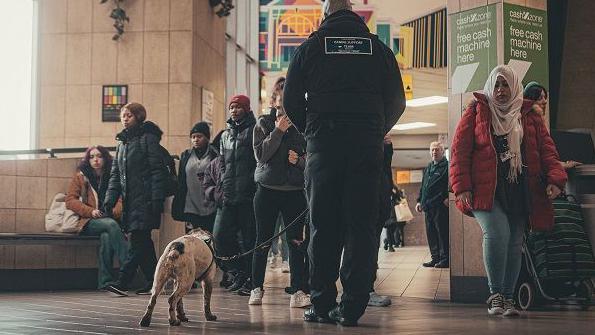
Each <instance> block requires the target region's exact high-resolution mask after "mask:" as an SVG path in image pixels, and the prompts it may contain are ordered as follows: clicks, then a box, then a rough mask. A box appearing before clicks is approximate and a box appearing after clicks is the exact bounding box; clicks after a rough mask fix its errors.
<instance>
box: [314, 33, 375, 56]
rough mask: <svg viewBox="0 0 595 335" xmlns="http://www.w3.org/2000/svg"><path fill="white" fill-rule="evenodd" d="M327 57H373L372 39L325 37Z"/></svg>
mask: <svg viewBox="0 0 595 335" xmlns="http://www.w3.org/2000/svg"><path fill="white" fill-rule="evenodd" d="M324 53H325V54H327V55H368V56H370V55H372V39H371V38H367V37H325V38H324Z"/></svg>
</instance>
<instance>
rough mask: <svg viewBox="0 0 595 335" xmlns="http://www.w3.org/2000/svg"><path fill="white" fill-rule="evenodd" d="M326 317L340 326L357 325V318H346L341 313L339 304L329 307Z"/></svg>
mask: <svg viewBox="0 0 595 335" xmlns="http://www.w3.org/2000/svg"><path fill="white" fill-rule="evenodd" d="M328 317H329V319H331V320H334V321H335V322H337V323H338V324H340V325H341V326H344V327H357V320H352V319H350V318H346V317H345V316H344V315H343V312H341V308H340V307H339V306H337V307H335V308H334V309H331V311H330V312H328Z"/></svg>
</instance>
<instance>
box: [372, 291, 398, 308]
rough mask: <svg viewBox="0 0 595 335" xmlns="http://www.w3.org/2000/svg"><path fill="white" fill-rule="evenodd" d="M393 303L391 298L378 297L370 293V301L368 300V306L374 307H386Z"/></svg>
mask: <svg viewBox="0 0 595 335" xmlns="http://www.w3.org/2000/svg"><path fill="white" fill-rule="evenodd" d="M391 303H392V301H391V300H390V298H389V297H387V296H385V295H378V293H376V292H370V300H368V306H374V307H386V306H389V305H390V304H391Z"/></svg>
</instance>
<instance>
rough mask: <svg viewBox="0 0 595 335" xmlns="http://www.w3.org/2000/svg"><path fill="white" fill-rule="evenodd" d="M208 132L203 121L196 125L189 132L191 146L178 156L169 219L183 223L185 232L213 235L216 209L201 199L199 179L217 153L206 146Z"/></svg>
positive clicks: (210, 203)
mask: <svg viewBox="0 0 595 335" xmlns="http://www.w3.org/2000/svg"><path fill="white" fill-rule="evenodd" d="M210 138H211V130H210V129H209V124H208V123H206V122H198V123H197V124H195V125H194V127H192V129H191V130H190V144H191V145H192V147H191V148H190V149H187V150H185V151H184V152H182V153H181V154H180V166H179V170H178V190H177V192H176V194H175V197H174V200H173V203H172V216H173V218H174V219H175V220H177V221H183V222H186V232H188V231H189V230H191V229H195V228H201V229H203V230H207V231H209V232H211V233H212V232H213V223H214V222H215V216H216V210H217V208H216V206H215V203H214V202H210V201H208V200H207V199H206V197H205V190H204V187H203V178H204V174H205V170H206V169H207V167H208V166H209V164H210V163H211V161H212V160H213V159H215V158H217V151H216V150H215V149H214V148H212V147H211V146H210V145H209V139H210Z"/></svg>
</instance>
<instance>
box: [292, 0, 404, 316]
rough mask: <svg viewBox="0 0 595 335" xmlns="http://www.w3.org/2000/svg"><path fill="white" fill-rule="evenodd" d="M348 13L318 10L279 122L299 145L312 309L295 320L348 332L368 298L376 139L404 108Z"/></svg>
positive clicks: (390, 64)
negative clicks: (302, 144) (303, 150)
mask: <svg viewBox="0 0 595 335" xmlns="http://www.w3.org/2000/svg"><path fill="white" fill-rule="evenodd" d="M351 9H352V7H351V2H350V1H349V0H326V1H324V2H323V12H324V15H325V19H324V20H323V21H322V23H321V25H320V28H319V30H318V31H316V32H314V33H313V34H312V35H310V37H309V38H308V40H306V41H305V42H304V43H303V44H302V45H300V47H299V48H298V49H297V50H296V52H295V54H294V56H293V60H292V61H291V64H290V65H289V71H288V73H287V80H286V82H285V88H284V107H285V110H286V112H287V115H288V116H289V118H290V119H291V121H292V123H293V124H294V125H295V127H296V128H297V129H298V130H299V131H300V132H302V133H304V134H305V138H306V141H307V160H306V169H305V175H306V193H307V196H308V205H309V209H310V232H311V239H310V245H309V250H308V251H309V252H308V254H309V255H310V287H311V301H312V304H313V307H312V308H311V309H309V310H307V311H306V312H305V313H304V320H305V321H308V322H324V323H326V322H328V323H334V322H338V323H340V324H341V325H343V326H356V325H357V321H358V319H359V318H360V317H361V316H362V315H363V314H364V312H365V310H366V305H367V303H368V299H369V298H370V287H371V285H372V279H373V276H374V272H375V271H376V262H375V257H374V253H377V252H378V246H377V236H376V232H377V227H376V225H377V218H378V215H379V199H380V196H379V195H380V192H381V185H380V182H381V179H382V161H383V159H382V158H383V138H384V135H385V134H386V133H388V131H389V130H390V129H391V128H392V127H393V125H395V123H396V122H397V120H398V119H399V117H400V116H401V114H402V113H403V110H404V109H405V94H404V92H403V83H402V81H401V74H400V72H399V69H398V67H397V62H396V60H395V56H394V54H393V52H392V51H391V50H390V49H389V48H388V47H387V46H386V45H384V44H383V43H382V42H381V41H380V40H379V39H378V37H377V36H376V35H373V34H371V33H370V30H369V29H368V27H367V26H366V23H365V22H364V21H363V20H362V19H361V17H360V16H359V15H357V14H356V13H354V12H353V11H351ZM306 96H307V98H306ZM341 254H343V263H342V264H340V261H341ZM339 265H341V268H340V270H339ZM339 273H340V276H341V283H342V284H343V295H342V297H341V303H340V304H339V305H338V306H337V303H336V298H337V287H336V285H335V282H336V280H337V278H338V277H339Z"/></svg>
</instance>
